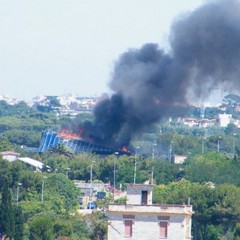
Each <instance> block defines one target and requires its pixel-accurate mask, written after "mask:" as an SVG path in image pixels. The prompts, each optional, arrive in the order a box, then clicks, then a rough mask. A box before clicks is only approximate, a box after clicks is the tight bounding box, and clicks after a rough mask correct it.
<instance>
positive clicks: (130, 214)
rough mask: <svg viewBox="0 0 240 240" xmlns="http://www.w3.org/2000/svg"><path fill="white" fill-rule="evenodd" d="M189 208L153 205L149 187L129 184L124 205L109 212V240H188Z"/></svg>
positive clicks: (190, 212)
mask: <svg viewBox="0 0 240 240" xmlns="http://www.w3.org/2000/svg"><path fill="white" fill-rule="evenodd" d="M192 214H193V211H192V206H191V205H185V204H182V205H162V204H161V205H152V185H145V184H128V185H127V203H126V204H124V205H117V204H112V205H109V209H108V218H109V220H108V240H123V239H131V240H159V239H168V240H187V239H191V216H192Z"/></svg>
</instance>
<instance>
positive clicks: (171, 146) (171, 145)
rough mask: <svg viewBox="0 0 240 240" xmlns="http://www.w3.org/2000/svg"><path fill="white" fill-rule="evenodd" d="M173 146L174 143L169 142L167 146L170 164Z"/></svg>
mask: <svg viewBox="0 0 240 240" xmlns="http://www.w3.org/2000/svg"><path fill="white" fill-rule="evenodd" d="M173 144H174V141H171V142H170V146H169V161H170V162H172V155H173V154H172V153H173Z"/></svg>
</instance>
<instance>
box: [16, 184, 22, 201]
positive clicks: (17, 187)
mask: <svg viewBox="0 0 240 240" xmlns="http://www.w3.org/2000/svg"><path fill="white" fill-rule="evenodd" d="M20 186H22V183H18V186H17V205H18V203H19V187H20Z"/></svg>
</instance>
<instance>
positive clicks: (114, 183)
mask: <svg viewBox="0 0 240 240" xmlns="http://www.w3.org/2000/svg"><path fill="white" fill-rule="evenodd" d="M115 155H116V157H118V155H119V152H115ZM116 157H115V158H114V162H113V200H114V195H115V189H116Z"/></svg>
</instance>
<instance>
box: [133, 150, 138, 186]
mask: <svg viewBox="0 0 240 240" xmlns="http://www.w3.org/2000/svg"><path fill="white" fill-rule="evenodd" d="M139 148H140V147H136V149H135V162H134V177H133V183H134V184H135V183H136V174H137V156H138V149H139Z"/></svg>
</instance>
